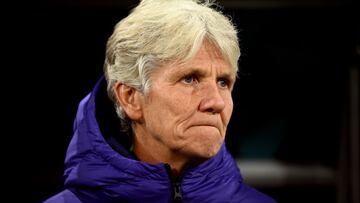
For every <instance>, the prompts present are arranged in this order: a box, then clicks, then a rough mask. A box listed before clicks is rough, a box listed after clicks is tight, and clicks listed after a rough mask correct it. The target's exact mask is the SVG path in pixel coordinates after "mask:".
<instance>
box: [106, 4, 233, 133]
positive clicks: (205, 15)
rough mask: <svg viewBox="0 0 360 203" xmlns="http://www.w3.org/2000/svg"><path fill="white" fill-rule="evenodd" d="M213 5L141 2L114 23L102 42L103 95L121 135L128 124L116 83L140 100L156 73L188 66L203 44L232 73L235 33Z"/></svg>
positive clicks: (226, 18)
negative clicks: (216, 52) (105, 93)
mask: <svg viewBox="0 0 360 203" xmlns="http://www.w3.org/2000/svg"><path fill="white" fill-rule="evenodd" d="M213 5H214V3H213V2H212V1H210V0H204V1H200V0H142V1H141V2H140V4H139V5H138V6H137V7H136V8H134V9H133V10H132V11H131V13H130V14H129V15H128V16H127V17H126V18H124V19H123V20H121V21H120V22H119V23H117V25H116V26H115V29H114V32H113V34H112V35H111V36H110V38H109V40H108V42H107V47H106V48H107V49H106V58H105V64H104V72H105V77H106V80H107V91H108V95H109V97H110V98H111V99H112V100H113V102H114V104H115V107H116V112H117V114H118V116H119V117H120V119H121V123H122V126H123V128H124V129H125V130H128V129H129V127H130V124H131V122H130V121H129V119H128V118H127V116H126V114H125V112H124V110H123V108H122V107H121V106H120V104H119V103H118V102H117V100H116V96H115V90H114V85H115V84H116V82H118V81H119V82H121V83H123V84H126V85H127V86H130V87H133V88H135V89H136V90H139V91H141V92H143V93H144V94H146V93H147V91H148V89H149V88H150V85H151V84H150V83H151V82H150V74H151V73H152V71H153V70H154V69H155V68H156V67H159V66H160V65H162V64H166V63H170V62H173V63H185V62H186V61H189V60H190V59H191V58H192V57H194V56H195V55H196V53H197V52H198V50H199V48H200V47H201V45H202V44H203V42H204V41H205V40H207V41H209V42H210V43H211V44H213V45H215V46H216V47H217V48H218V49H219V50H220V52H221V54H222V56H223V57H224V59H225V60H226V61H227V62H228V63H229V64H230V65H231V66H232V67H233V68H234V71H235V73H237V71H238V64H237V61H238V59H239V57H240V48H239V42H238V37H237V30H236V28H235V26H234V25H233V24H232V23H231V20H230V19H229V18H228V17H227V16H225V15H223V14H222V13H221V11H218V10H216V9H215V8H212V7H213Z"/></svg>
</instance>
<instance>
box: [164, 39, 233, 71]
mask: <svg viewBox="0 0 360 203" xmlns="http://www.w3.org/2000/svg"><path fill="white" fill-rule="evenodd" d="M170 68H172V69H174V70H173V71H175V72H177V71H180V72H181V71H186V70H191V69H197V70H203V71H207V70H215V71H216V73H221V74H226V75H229V76H231V77H234V78H235V76H236V72H235V69H233V68H232V67H231V65H230V63H228V62H227V61H226V60H225V59H224V57H223V56H222V54H221V52H220V51H219V49H218V48H216V47H215V46H213V45H212V44H210V43H204V44H202V46H201V47H200V49H199V51H198V52H197V54H196V55H195V56H194V57H193V58H192V59H191V60H189V61H187V62H186V63H184V64H182V65H179V66H170Z"/></svg>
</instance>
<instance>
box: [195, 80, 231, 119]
mask: <svg viewBox="0 0 360 203" xmlns="http://www.w3.org/2000/svg"><path fill="white" fill-rule="evenodd" d="M219 91H220V90H219V89H218V86H217V84H214V85H210V84H209V85H207V86H206V87H204V88H203V91H202V93H203V94H202V100H201V102H200V106H199V110H200V111H202V112H208V113H211V114H215V113H220V112H221V111H222V110H223V109H224V108H225V101H224V98H223V97H222V96H221V94H220V92H219Z"/></svg>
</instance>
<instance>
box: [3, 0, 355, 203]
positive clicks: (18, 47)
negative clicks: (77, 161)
mask: <svg viewBox="0 0 360 203" xmlns="http://www.w3.org/2000/svg"><path fill="white" fill-rule="evenodd" d="M137 3H138V1H136V0H133V1H130V0H128V1H120V0H118V1H116V0H102V1H100V0H88V1H85V0H78V1H70V0H65V1H26V2H20V1H15V2H13V3H12V5H6V6H5V7H3V9H5V11H6V10H7V9H8V8H9V9H10V10H9V11H10V15H2V19H3V20H2V21H3V22H4V23H3V25H4V27H5V29H4V30H3V34H5V38H3V40H4V43H3V44H4V45H5V46H3V48H4V47H5V49H6V51H5V54H4V55H3V57H4V60H3V61H8V62H9V63H7V64H6V66H5V62H4V63H3V64H4V69H5V71H4V72H3V73H4V75H3V80H2V83H3V82H5V83H4V85H3V87H5V89H8V90H5V93H7V94H6V95H7V96H6V98H7V101H8V104H7V105H6V106H5V111H4V112H5V113H6V120H7V122H5V125H7V126H5V127H9V128H10V133H6V134H9V136H6V137H11V139H12V141H11V142H5V141H4V142H3V143H4V147H3V148H4V149H6V152H7V154H5V157H7V158H9V159H10V161H9V162H6V164H5V166H6V168H7V169H10V170H12V171H13V172H15V175H14V176H10V177H5V178H9V179H10V182H11V183H10V184H9V186H8V188H10V190H11V192H12V193H9V194H11V198H12V199H13V200H15V199H18V200H26V202H42V201H43V200H45V199H46V198H48V197H49V196H51V195H53V194H55V193H56V192H59V191H61V190H62V185H63V179H62V173H63V161H64V156H65V152H66V147H67V145H68V142H69V140H70V138H71V136H72V124H73V119H74V116H75V113H76V109H77V105H78V102H79V101H80V100H81V99H82V98H83V97H84V96H85V95H86V94H87V93H88V92H89V91H90V90H91V89H92V87H93V85H94V84H95V82H96V81H97V79H98V78H99V77H100V76H101V75H102V64H103V60H104V54H105V43H106V40H107V38H108V37H109V36H110V34H111V32H112V29H113V26H114V25H115V24H116V23H117V22H118V21H119V20H120V19H122V18H123V17H125V16H126V15H127V14H128V12H129V11H130V9H131V8H133V7H134V6H136V5H137ZM220 4H221V5H222V6H223V7H224V8H223V9H224V13H226V14H227V15H229V16H230V17H231V18H232V19H233V21H234V22H235V24H236V25H237V27H238V29H239V30H240V32H239V37H240V44H241V49H242V56H241V59H240V63H239V64H240V69H241V72H240V74H239V79H238V81H237V83H236V86H235V89H234V92H233V97H234V104H235V109H234V113H233V117H232V120H231V123H230V126H229V129H228V135H227V138H226V143H227V146H228V148H229V150H230V152H231V153H232V154H233V156H234V157H235V158H236V159H237V160H238V163H239V165H240V167H241V170H242V174H243V175H244V177H245V181H246V182H248V183H249V184H250V185H253V186H254V187H256V188H258V189H259V190H260V191H263V192H265V193H267V194H269V195H271V196H272V197H274V199H276V200H278V201H279V202H280V203H282V202H285V203H286V202H292V203H298V202H299V203H300V202H302V203H303V202H307V203H313V202H327V203H335V202H336V203H358V202H359V54H360V53H359V52H360V43H359V42H360V38H359V35H360V32H359V19H360V18H359V9H358V4H356V3H355V2H354V1H351V0H328V1H325V0H323V1H322V0H315V1H313V0H301V1H300V0H295V1H294V0H238V1H236V0H223V1H220ZM5 11H4V12H5ZM139 32H141V30H139ZM7 87H11V88H10V89H9V88H7ZM7 123H9V124H7ZM4 134H5V131H4ZM19 149H20V150H19ZM9 155H10V156H9ZM8 166H16V167H14V169H12V167H8Z"/></svg>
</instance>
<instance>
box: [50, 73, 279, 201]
mask: <svg viewBox="0 0 360 203" xmlns="http://www.w3.org/2000/svg"><path fill="white" fill-rule="evenodd" d="M105 83H106V82H105V80H104V78H102V79H101V80H100V81H99V82H98V83H97V84H96V86H95V88H94V90H93V91H92V92H91V93H90V94H89V95H87V96H86V97H85V98H84V99H83V100H82V101H81V102H80V105H79V108H78V112H77V115H76V119H75V122H74V135H73V138H72V140H71V142H70V145H69V147H68V150H67V155H66V159H65V172H64V175H65V188H66V189H65V190H64V191H62V192H60V193H58V194H57V195H55V196H53V197H51V198H50V199H48V200H46V201H45V203H63V202H67V203H78V202H84V203H110V202H149V203H151V202H156V203H165V202H166V203H169V202H176V201H175V200H174V197H175V196H177V197H180V198H181V201H180V202H184V203H187V202H189V203H191V202H194V203H199V202H216V203H217V202H238V203H274V202H275V201H274V200H273V199H271V198H270V197H268V196H266V195H265V194H263V193H260V192H258V191H257V190H255V189H253V188H251V187H249V186H247V185H245V184H244V183H243V179H242V177H241V175H240V171H239V169H238V168H237V165H236V163H235V162H234V160H233V158H232V157H231V155H230V154H229V152H228V151H227V150H226V148H225V145H223V146H222V147H221V150H220V151H219V152H218V154H217V155H216V156H214V157H213V158H212V159H210V160H208V161H206V162H204V163H202V164H201V165H198V166H196V167H194V168H188V169H187V170H186V171H185V172H184V173H183V175H182V176H181V178H180V179H179V180H176V181H175V180H172V178H170V175H169V172H168V171H169V170H168V168H169V167H168V165H167V164H156V165H153V164H148V163H145V162H142V161H138V160H136V159H135V158H134V157H133V156H132V155H131V154H130V153H129V151H128V150H127V149H126V148H127V147H125V146H126V142H125V141H124V140H126V138H127V137H126V136H127V135H125V134H121V133H119V132H118V131H117V135H116V136H112V135H114V134H116V133H112V132H113V131H111V129H116V128H114V126H110V125H109V123H111V121H109V122H107V121H106V120H105V122H104V119H110V118H114V117H116V115H105V116H104V113H105V114H106V113H110V114H111V113H113V114H115V110H114V109H111V108H113V105H112V104H111V102H110V101H106V100H108V99H107V98H106V90H105V88H106V87H105V86H106V84H105ZM99 98H102V100H101V99H99ZM104 106H108V110H106V109H101V111H99V108H104ZM116 122H117V123H119V121H118V120H117V121H115V122H113V124H115V123H116ZM102 125H103V126H102ZM106 126H107V127H106ZM109 129H110V130H109ZM106 134H107V135H106ZM109 134H112V135H109ZM114 137H116V138H114Z"/></svg>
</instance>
